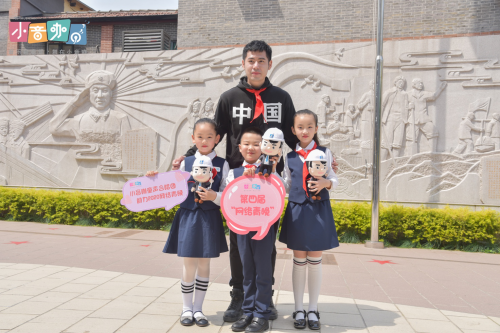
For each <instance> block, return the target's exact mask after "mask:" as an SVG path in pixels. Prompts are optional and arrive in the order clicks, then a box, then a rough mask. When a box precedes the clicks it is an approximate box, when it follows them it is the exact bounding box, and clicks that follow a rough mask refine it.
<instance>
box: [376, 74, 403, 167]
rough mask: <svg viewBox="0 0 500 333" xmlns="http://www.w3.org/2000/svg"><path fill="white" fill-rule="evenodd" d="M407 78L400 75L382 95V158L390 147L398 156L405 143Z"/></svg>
mask: <svg viewBox="0 0 500 333" xmlns="http://www.w3.org/2000/svg"><path fill="white" fill-rule="evenodd" d="M405 84H406V79H405V78H404V77H402V76H398V77H396V78H395V79H394V87H393V88H391V89H389V90H388V91H386V92H385V93H384V96H383V97H382V125H383V126H382V145H381V146H382V148H384V150H383V153H382V159H383V160H385V159H387V155H388V154H389V149H391V150H392V152H393V154H394V155H396V156H398V155H399V150H400V149H401V146H402V145H403V135H404V131H405V124H407V123H408V94H407V93H406V91H404V87H405Z"/></svg>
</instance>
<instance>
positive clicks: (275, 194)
mask: <svg viewBox="0 0 500 333" xmlns="http://www.w3.org/2000/svg"><path fill="white" fill-rule="evenodd" d="M285 194H286V191H285V187H284V186H283V183H282V182H281V180H280V179H279V178H278V177H276V176H274V175H271V176H269V177H268V178H265V177H261V176H254V177H239V178H236V179H235V180H233V181H232V182H231V183H230V184H229V185H228V186H227V187H226V188H225V189H224V192H223V193H222V198H221V208H222V214H224V217H225V218H226V222H227V226H228V228H229V229H231V230H232V231H233V232H235V233H237V234H240V235H246V234H248V233H249V232H250V231H257V233H256V234H255V236H254V237H253V238H252V239H256V240H261V239H262V238H264V237H265V236H266V235H267V233H268V231H269V228H271V226H272V225H273V224H274V223H275V222H276V221H277V220H278V219H279V218H280V216H281V213H282V212H283V207H284V206H285Z"/></svg>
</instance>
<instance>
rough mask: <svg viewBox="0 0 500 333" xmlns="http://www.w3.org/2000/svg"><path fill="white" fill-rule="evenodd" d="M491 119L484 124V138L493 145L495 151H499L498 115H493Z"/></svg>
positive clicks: (499, 124) (499, 126) (499, 119)
mask: <svg viewBox="0 0 500 333" xmlns="http://www.w3.org/2000/svg"><path fill="white" fill-rule="evenodd" d="M492 117H493V118H492V119H491V120H490V121H489V122H488V123H487V124H486V131H485V138H489V139H490V140H491V141H492V143H494V144H495V150H500V114H498V113H494V114H493V115H492Z"/></svg>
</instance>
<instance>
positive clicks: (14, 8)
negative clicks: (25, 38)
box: [7, 0, 21, 55]
mask: <svg viewBox="0 0 500 333" xmlns="http://www.w3.org/2000/svg"><path fill="white" fill-rule="evenodd" d="M20 8H21V0H12V2H11V5H10V10H9V18H12V17H17V16H19V9H20ZM17 44H18V43H16V42H11V41H10V36H9V40H8V41H7V55H17V48H18V45H17Z"/></svg>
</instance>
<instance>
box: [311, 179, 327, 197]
mask: <svg viewBox="0 0 500 333" xmlns="http://www.w3.org/2000/svg"><path fill="white" fill-rule="evenodd" d="M308 183H309V184H310V185H312V186H311V187H310V189H311V191H312V192H314V193H316V194H318V193H319V192H320V191H321V190H322V189H324V188H326V189H330V188H331V187H332V182H331V181H329V180H328V179H326V178H320V179H319V180H310V181H308Z"/></svg>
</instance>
